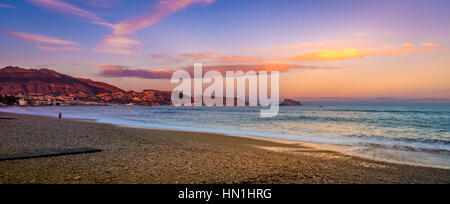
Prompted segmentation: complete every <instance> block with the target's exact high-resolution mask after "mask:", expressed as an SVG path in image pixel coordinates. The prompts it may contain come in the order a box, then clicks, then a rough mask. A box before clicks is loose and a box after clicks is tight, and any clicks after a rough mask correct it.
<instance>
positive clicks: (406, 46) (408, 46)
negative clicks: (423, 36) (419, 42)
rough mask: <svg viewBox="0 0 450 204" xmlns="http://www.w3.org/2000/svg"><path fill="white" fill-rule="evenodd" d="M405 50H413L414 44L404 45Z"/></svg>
mask: <svg viewBox="0 0 450 204" xmlns="http://www.w3.org/2000/svg"><path fill="white" fill-rule="evenodd" d="M402 46H403V48H406V49H413V48H414V47H415V46H414V45H413V44H411V43H403V45H402Z"/></svg>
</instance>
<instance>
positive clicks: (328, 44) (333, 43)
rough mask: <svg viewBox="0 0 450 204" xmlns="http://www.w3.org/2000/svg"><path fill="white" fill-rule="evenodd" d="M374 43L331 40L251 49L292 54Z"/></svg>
mask: <svg viewBox="0 0 450 204" xmlns="http://www.w3.org/2000/svg"><path fill="white" fill-rule="evenodd" d="M371 46H373V43H371V42H369V41H366V40H329V41H320V42H305V43H298V44H290V45H281V46H276V47H268V48H255V49H251V50H250V51H252V52H291V51H302V50H310V49H343V48H347V47H371Z"/></svg>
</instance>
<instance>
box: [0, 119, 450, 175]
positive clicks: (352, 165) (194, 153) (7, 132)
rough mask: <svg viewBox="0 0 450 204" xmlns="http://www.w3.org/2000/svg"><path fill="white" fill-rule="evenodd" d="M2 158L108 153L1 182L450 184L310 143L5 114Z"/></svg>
mask: <svg viewBox="0 0 450 204" xmlns="http://www.w3.org/2000/svg"><path fill="white" fill-rule="evenodd" d="M0 116H1V118H15V119H11V120H1V119H0V128H1V129H2V131H1V133H0V139H1V140H2V141H4V142H2V144H0V154H10V153H18V152H29V151H39V150H45V149H64V148H73V147H85V146H88V147H94V148H101V149H102V150H103V151H102V152H101V153H95V154H86V155H75V156H62V157H53V158H41V159H31V160H17V161H6V162H0V183H257V184H266V183H270V184H271V183H450V170H448V169H437V168H429V167H420V166H410V165H403V164H395V163H388V162H381V161H375V160H371V159H364V158H360V157H355V156H351V155H346V154H342V153H339V152H336V151H332V150H327V149H322V148H320V147H318V146H317V147H314V145H311V144H308V143H302V142H292V141H284V140H278V139H261V138H254V137H236V136H228V135H223V134H213V133H200V132H186V131H173V130H161V129H148V128H137V127H121V126H116V125H109V124H103V123H95V122H92V121H80V120H73V119H63V120H62V121H58V119H55V118H50V117H44V116H31V115H19V114H11V113H3V112H0Z"/></svg>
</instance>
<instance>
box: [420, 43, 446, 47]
mask: <svg viewBox="0 0 450 204" xmlns="http://www.w3.org/2000/svg"><path fill="white" fill-rule="evenodd" d="M420 45H422V46H423V47H434V48H436V47H441V45H439V44H435V43H426V42H424V43H421V44H420Z"/></svg>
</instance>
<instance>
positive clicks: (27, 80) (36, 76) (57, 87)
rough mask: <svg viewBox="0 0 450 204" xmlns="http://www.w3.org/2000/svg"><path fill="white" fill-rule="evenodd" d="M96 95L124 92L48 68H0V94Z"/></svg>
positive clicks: (104, 84)
mask: <svg viewBox="0 0 450 204" xmlns="http://www.w3.org/2000/svg"><path fill="white" fill-rule="evenodd" d="M80 92H82V93H84V94H86V95H98V94H102V93H114V92H124V91H123V90H122V89H120V88H117V87H115V86H112V85H109V84H106V83H103V82H97V81H92V80H90V79H83V78H75V77H72V76H69V75H65V74H60V73H58V72H55V71H53V70H49V69H24V68H20V67H5V68H3V69H0V94H2V95H20V94H23V95H30V94H38V95H57V96H59V95H70V94H77V93H80Z"/></svg>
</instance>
